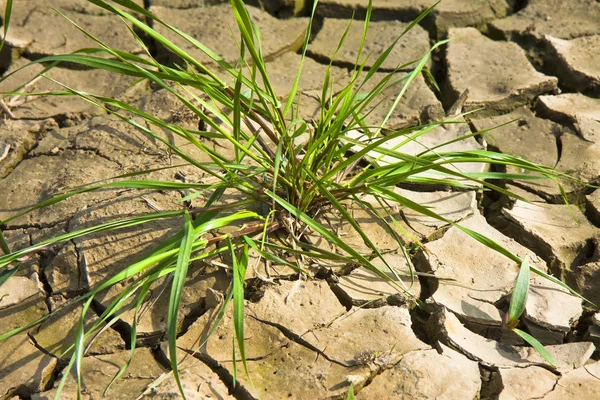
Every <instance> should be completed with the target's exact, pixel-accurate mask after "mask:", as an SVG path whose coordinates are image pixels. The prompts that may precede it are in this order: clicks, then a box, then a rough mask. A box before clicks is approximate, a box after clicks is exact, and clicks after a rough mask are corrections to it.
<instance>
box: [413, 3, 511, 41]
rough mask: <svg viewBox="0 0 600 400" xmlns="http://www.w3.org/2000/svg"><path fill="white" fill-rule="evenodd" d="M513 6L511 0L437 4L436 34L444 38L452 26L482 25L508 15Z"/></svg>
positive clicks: (433, 11)
mask: <svg viewBox="0 0 600 400" xmlns="http://www.w3.org/2000/svg"><path fill="white" fill-rule="evenodd" d="M406 3H409V2H406ZM512 7H514V5H513V3H512V2H511V1H510V0H508V1H506V0H500V1H496V0H484V1H476V2H475V1H469V0H449V1H443V2H440V3H439V4H438V5H436V6H435V8H434V9H433V10H432V13H431V17H430V18H431V19H433V25H434V26H435V36H436V37H437V38H438V39H442V38H444V37H446V35H447V33H448V30H449V29H450V28H458V27H466V26H475V27H477V26H481V25H483V24H485V23H486V22H487V21H490V20H495V19H496V18H503V17H506V15H507V14H510V12H511V11H512ZM426 23H427V22H426Z"/></svg>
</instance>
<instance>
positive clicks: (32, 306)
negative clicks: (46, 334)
mask: <svg viewBox="0 0 600 400" xmlns="http://www.w3.org/2000/svg"><path fill="white" fill-rule="evenodd" d="M47 313H48V309H47V307H46V304H45V303H44V296H43V295H42V294H41V293H39V292H38V293H37V294H34V295H33V296H30V297H28V298H26V299H23V300H22V301H20V302H19V304H17V305H14V306H12V307H8V308H4V309H2V310H0V321H2V324H1V326H0V334H5V333H8V332H10V331H11V330H13V329H16V328H19V327H22V326H24V325H27V324H29V323H31V322H33V321H35V320H37V319H39V318H41V317H43V316H45V315H46V314H47ZM56 364H57V360H56V359H55V358H54V357H51V356H49V355H47V354H44V353H43V352H42V351H41V350H39V349H37V348H36V347H35V344H34V343H32V341H31V339H30V338H29V336H28V335H27V333H26V332H23V333H19V334H17V335H15V336H12V337H10V338H8V339H5V340H3V341H2V346H0V398H3V399H4V398H7V397H10V396H12V395H19V396H22V397H28V396H30V395H31V394H33V393H35V392H39V391H41V390H44V388H45V387H46V385H48V383H50V382H51V380H52V374H53V373H54V368H55V367H56Z"/></svg>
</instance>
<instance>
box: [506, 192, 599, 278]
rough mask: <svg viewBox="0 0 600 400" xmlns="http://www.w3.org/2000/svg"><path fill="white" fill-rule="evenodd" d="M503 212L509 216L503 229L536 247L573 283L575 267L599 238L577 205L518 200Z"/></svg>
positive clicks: (587, 257) (543, 256)
mask: <svg viewBox="0 0 600 400" xmlns="http://www.w3.org/2000/svg"><path fill="white" fill-rule="evenodd" d="M502 214H503V216H504V217H505V218H506V219H507V225H506V227H505V228H502V230H503V232H505V233H506V234H507V235H509V236H511V237H514V238H517V239H518V240H519V241H520V242H521V243H523V244H525V245H527V246H528V247H529V248H532V249H536V253H537V254H539V255H540V256H541V257H542V258H543V259H544V260H546V262H547V263H548V265H549V267H550V269H551V271H552V272H553V273H554V274H555V275H557V276H558V277H560V278H561V280H563V281H566V282H567V283H569V282H571V283H572V282H573V268H574V267H575V266H577V265H583V264H585V263H586V262H587V261H588V260H589V258H590V257H591V254H592V253H593V252H594V251H595V249H596V247H597V241H598V238H600V230H599V229H598V228H596V227H595V226H593V225H592V224H590V223H589V222H588V220H587V219H586V218H585V216H584V215H583V213H582V212H581V211H580V210H579V209H578V208H576V207H574V206H567V205H561V204H545V203H526V202H523V201H520V200H517V201H516V202H515V204H514V206H513V207H512V209H504V210H503V211H502Z"/></svg>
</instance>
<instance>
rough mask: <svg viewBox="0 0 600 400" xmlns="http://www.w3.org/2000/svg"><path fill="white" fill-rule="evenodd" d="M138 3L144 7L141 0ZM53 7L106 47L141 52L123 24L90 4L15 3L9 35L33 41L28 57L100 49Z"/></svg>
mask: <svg viewBox="0 0 600 400" xmlns="http://www.w3.org/2000/svg"><path fill="white" fill-rule="evenodd" d="M135 2H136V3H137V5H141V6H143V1H142V0H136V1H135ZM5 3H6V0H3V1H2V2H0V5H1V9H2V10H4V7H5ZM51 6H53V7H55V8H57V9H58V10H59V11H61V12H63V13H65V14H66V16H67V17H69V18H70V19H72V20H73V22H75V23H76V24H78V25H79V26H81V27H83V29H85V30H86V32H88V33H89V34H91V35H93V36H95V37H96V38H98V39H99V40H100V41H102V42H103V43H104V44H105V45H107V46H109V47H111V48H115V49H119V50H123V51H128V52H140V51H141V48H140V45H139V43H138V42H137V41H136V39H135V38H134V37H133V35H132V34H131V32H130V31H129V28H128V26H127V24H126V23H125V22H124V21H122V20H121V19H120V18H118V16H116V15H112V14H110V13H109V12H108V11H106V10H102V9H101V8H99V7H96V6H92V5H91V4H90V3H89V2H87V1H84V0H75V1H69V0H59V1H57V0H24V1H19V2H18V3H15V6H14V7H13V9H12V16H11V24H10V25H11V29H10V34H11V37H12V38H15V39H18V40H19V41H26V42H30V44H29V45H28V46H27V47H26V49H25V54H26V55H27V56H31V57H33V58H40V57H42V56H46V55H55V54H67V53H72V52H74V51H77V50H80V49H83V48H87V47H99V46H98V44H97V43H96V42H94V41H93V40H92V39H90V38H88V37H87V36H86V35H85V34H84V33H82V32H81V31H80V30H79V29H78V28H77V27H76V26H75V25H73V23H72V22H69V21H68V20H67V19H65V18H64V17H63V16H61V15H60V14H59V13H57V12H56V11H55V10H53V9H52V8H51ZM9 43H10V42H9Z"/></svg>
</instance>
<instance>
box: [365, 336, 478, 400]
mask: <svg viewBox="0 0 600 400" xmlns="http://www.w3.org/2000/svg"><path fill="white" fill-rule="evenodd" d="M441 346H442V348H443V352H442V353H441V354H439V353H438V352H437V351H436V350H434V349H430V350H420V351H414V352H411V353H408V354H406V355H405V356H404V357H402V360H401V361H400V362H399V363H398V364H396V365H394V366H393V367H392V368H390V369H386V370H385V371H384V372H382V373H381V374H379V375H377V377H375V379H374V380H373V382H371V383H370V384H369V386H367V387H365V388H364V389H362V390H361V391H360V392H359V393H358V395H357V398H358V399H401V398H413V399H448V400H450V399H476V398H478V397H479V391H480V388H481V379H480V377H479V367H478V365H477V363H476V362H474V361H471V360H469V359H467V358H466V357H464V356H463V355H461V354H459V353H457V352H456V351H454V350H452V349H451V348H449V347H446V346H444V345H441Z"/></svg>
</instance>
